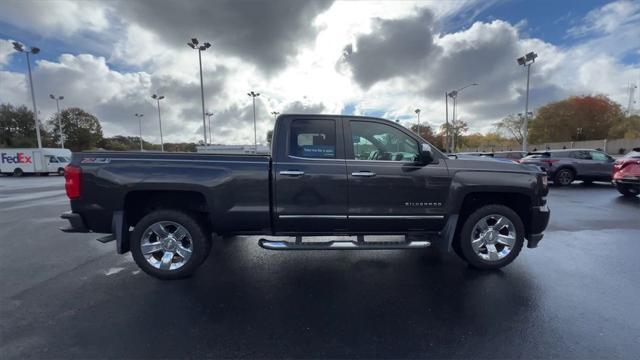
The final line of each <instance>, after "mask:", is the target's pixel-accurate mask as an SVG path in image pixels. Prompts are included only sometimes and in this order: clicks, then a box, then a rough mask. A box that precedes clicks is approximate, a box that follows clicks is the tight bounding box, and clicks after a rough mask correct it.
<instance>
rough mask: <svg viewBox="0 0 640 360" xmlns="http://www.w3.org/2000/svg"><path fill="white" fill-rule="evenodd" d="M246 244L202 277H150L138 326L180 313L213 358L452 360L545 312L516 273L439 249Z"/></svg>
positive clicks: (217, 256)
mask: <svg viewBox="0 0 640 360" xmlns="http://www.w3.org/2000/svg"><path fill="white" fill-rule="evenodd" d="M237 242H238V243H237V244H233V245H230V246H229V247H228V248H226V249H223V250H218V251H215V252H214V253H212V256H211V257H210V259H209V260H208V261H207V262H206V263H205V264H204V265H203V267H202V269H201V270H200V271H199V272H198V274H197V275H196V276H194V277H193V278H191V279H188V280H185V281H178V282H160V281H154V280H153V279H146V280H145V281H149V282H151V283H152V285H151V286H150V289H149V290H150V291H148V292H147V293H145V294H144V301H143V302H140V305H136V304H132V307H133V309H132V310H133V311H134V312H135V313H137V314H139V316H141V317H142V318H140V317H139V318H138V319H137V321H139V320H142V319H145V321H151V322H152V323H153V322H155V321H158V320H154V316H152V314H153V313H154V312H153V311H151V312H150V310H152V309H157V310H160V309H163V308H165V307H167V306H169V308H172V309H173V313H174V315H175V316H174V317H173V319H174V320H173V321H174V323H173V327H176V328H181V329H189V331H190V332H191V334H192V336H196V337H200V338H201V339H203V340H204V339H206V340H207V341H209V342H207V341H205V342H204V343H201V344H200V345H199V348H200V349H201V350H202V351H203V352H202V353H201V354H200V355H203V356H207V355H209V356H211V355H215V354H217V352H216V351H217V349H219V347H223V348H225V349H227V350H229V348H234V351H235V352H231V353H229V352H226V353H225V355H226V356H231V357H234V356H255V357H283V356H285V357H309V356H311V357H331V358H334V357H345V356H346V357H355V356H357V357H394V358H395V357H410V356H417V355H419V354H422V355H424V354H423V351H424V350H425V347H427V348H428V344H429V343H440V344H446V346H444V347H439V348H438V352H435V353H433V354H435V355H436V356H437V355H440V356H451V354H452V353H454V354H455V352H456V351H458V350H462V349H463V348H465V347H467V346H470V345H469V344H466V343H465V342H464V339H465V338H466V337H468V336H469V334H470V333H473V332H475V331H478V329H482V330H481V331H486V332H489V333H492V332H500V331H502V330H501V329H502V327H504V326H505V324H509V323H511V321H513V319H518V320H519V321H524V322H527V321H529V320H528V318H530V317H531V316H532V315H531V314H532V313H535V312H534V311H532V310H533V309H534V308H536V303H537V292H536V291H535V286H534V284H533V283H532V282H531V281H530V280H529V278H528V277H527V276H526V275H525V270H523V269H522V268H519V267H517V266H516V265H512V267H510V268H508V270H505V271H492V272H482V271H477V270H474V269H472V268H470V267H468V266H466V265H465V264H464V263H463V262H461V261H459V260H458V259H457V258H455V257H454V256H449V255H440V254H438V253H437V252H436V251H432V250H431V249H429V250H427V251H425V250H418V251H366V252H332V251H328V252H323V253H318V252H308V253H306V254H304V253H302V252H295V253H282V252H279V253H273V252H268V251H266V250H263V249H261V248H258V247H257V245H255V244H252V243H251V242H252V241H251V240H248V239H242V238H238V239H237ZM267 259H268V260H267ZM185 299H188V300H185ZM180 303H182V304H183V305H185V306H180ZM142 304H144V305H142ZM146 325H147V326H148V325H150V324H148V323H147V324H146ZM158 325H161V324H158ZM160 343H162V342H160ZM485 346H486V345H480V347H481V348H485ZM236 347H237V348H236ZM467 350H468V349H467ZM487 350H488V349H487ZM165 354H167V353H165ZM168 354H171V352H170V353H168ZM487 354H488V353H487Z"/></svg>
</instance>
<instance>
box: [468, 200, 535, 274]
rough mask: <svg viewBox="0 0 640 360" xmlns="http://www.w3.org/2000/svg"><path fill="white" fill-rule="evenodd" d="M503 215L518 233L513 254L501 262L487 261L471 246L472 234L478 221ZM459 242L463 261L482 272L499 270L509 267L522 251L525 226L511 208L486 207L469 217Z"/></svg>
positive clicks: (500, 206)
mask: <svg viewBox="0 0 640 360" xmlns="http://www.w3.org/2000/svg"><path fill="white" fill-rule="evenodd" d="M493 214H497V215H501V216H504V217H506V218H507V219H508V220H509V221H511V223H513V225H514V227H515V231H516V236H515V237H516V238H515V242H514V245H513V247H512V249H511V252H510V253H509V254H507V255H506V256H505V257H504V258H502V259H500V260H493V261H490V260H485V259H483V258H481V257H480V256H479V255H478V254H476V253H475V252H474V251H473V247H472V245H471V240H472V234H471V232H472V231H473V228H474V226H475V225H476V223H477V222H478V221H480V220H481V219H483V218H484V217H486V216H489V215H493ZM456 241H458V242H459V246H460V249H461V250H462V254H463V255H464V256H462V259H463V260H465V261H466V262H468V263H469V265H471V266H473V267H475V268H477V269H482V270H493V269H499V268H501V267H503V266H506V265H509V264H510V263H511V262H512V261H513V260H514V259H515V258H516V257H517V256H518V254H520V250H522V246H523V244H524V224H523V223H522V220H521V219H520V216H518V214H517V213H516V212H515V211H513V210H512V209H511V208H509V207H507V206H504V205H485V206H483V207H481V208H479V209H477V210H476V211H474V212H473V213H471V215H469V216H468V217H467V218H466V219H465V222H464V224H463V225H462V229H461V230H460V236H459V237H458V238H457V239H456Z"/></svg>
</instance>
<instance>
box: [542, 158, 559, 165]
mask: <svg viewBox="0 0 640 360" xmlns="http://www.w3.org/2000/svg"><path fill="white" fill-rule="evenodd" d="M557 161H558V160H547V159H543V160H540V162H541V163H543V164H547V165H549V166H553V163H554V162H557Z"/></svg>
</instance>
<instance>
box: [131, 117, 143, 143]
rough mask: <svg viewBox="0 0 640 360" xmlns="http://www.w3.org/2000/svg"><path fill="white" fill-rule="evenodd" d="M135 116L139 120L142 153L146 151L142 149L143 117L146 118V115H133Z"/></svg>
mask: <svg viewBox="0 0 640 360" xmlns="http://www.w3.org/2000/svg"><path fill="white" fill-rule="evenodd" d="M133 116H135V117H137V118H138V127H139V128H140V151H144V149H143V148H142V117H143V116H144V114H140V113H135V114H133Z"/></svg>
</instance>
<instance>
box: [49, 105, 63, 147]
mask: <svg viewBox="0 0 640 360" xmlns="http://www.w3.org/2000/svg"><path fill="white" fill-rule="evenodd" d="M49 97H50V98H51V99H53V100H55V102H56V108H57V109H58V114H57V115H58V127H59V128H60V130H59V132H60V148H61V149H64V135H63V133H62V117H61V116H60V100H64V96H55V95H53V94H49Z"/></svg>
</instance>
